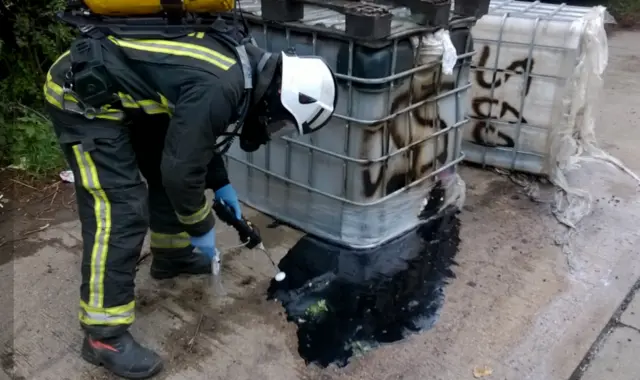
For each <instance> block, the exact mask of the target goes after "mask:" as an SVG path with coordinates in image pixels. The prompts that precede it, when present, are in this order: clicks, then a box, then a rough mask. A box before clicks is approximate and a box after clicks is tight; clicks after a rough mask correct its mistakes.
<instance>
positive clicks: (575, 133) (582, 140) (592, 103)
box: [549, 6, 640, 227]
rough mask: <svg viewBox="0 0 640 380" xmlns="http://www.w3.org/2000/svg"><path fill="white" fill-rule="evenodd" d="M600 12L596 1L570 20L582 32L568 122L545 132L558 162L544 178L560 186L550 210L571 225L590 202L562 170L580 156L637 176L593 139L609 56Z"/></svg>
mask: <svg viewBox="0 0 640 380" xmlns="http://www.w3.org/2000/svg"><path fill="white" fill-rule="evenodd" d="M605 15H606V13H605V8H604V7H601V6H598V7H595V8H593V10H592V12H590V13H589V14H588V15H587V16H586V17H584V19H582V20H579V21H576V22H574V23H573V25H572V26H571V27H572V29H573V30H576V31H578V32H580V33H581V35H582V39H581V42H580V55H579V57H578V64H577V65H576V67H575V70H574V72H573V76H571V77H570V78H569V80H568V81H567V89H566V91H565V96H564V97H563V99H562V106H563V113H562V117H563V118H564V119H563V120H562V121H561V122H564V123H566V125H567V126H568V128H565V129H559V128H558V129H552V133H551V136H550V141H551V143H550V147H551V152H552V156H551V159H552V160H553V161H552V162H556V163H557V165H555V166H552V170H551V173H550V174H549V179H550V180H551V182H552V183H553V184H555V185H556V186H558V187H559V191H558V192H557V193H556V202H555V205H554V214H555V215H556V217H557V218H558V219H559V220H560V221H561V222H562V223H564V224H565V225H567V226H570V227H575V225H576V223H578V221H580V219H582V218H583V217H584V216H586V215H587V214H589V213H590V211H591V205H592V202H593V201H592V198H591V195H590V194H589V192H587V191H586V190H583V189H580V188H576V187H573V186H571V185H570V183H569V181H568V180H567V176H566V175H567V173H568V172H570V171H572V170H574V169H577V168H579V166H580V163H581V162H585V161H589V160H599V161H604V162H607V163H610V164H612V165H614V166H616V167H618V168H619V169H621V170H623V171H624V172H626V173H627V174H629V175H630V176H632V177H633V178H634V179H635V180H636V181H638V182H640V178H639V177H638V176H637V175H636V174H635V173H633V172H632V171H631V170H630V169H629V168H627V167H626V166H625V165H624V164H623V163H622V162H621V161H620V160H618V159H617V158H615V157H613V156H611V155H610V154H608V153H606V152H605V151H604V150H602V149H601V148H599V147H598V145H597V141H596V135H595V121H596V110H597V108H598V97H599V95H600V93H601V91H602V75H603V74H604V71H605V69H606V67H607V62H608V45H607V34H606V32H605V29H604V22H605ZM569 127H573V128H569Z"/></svg>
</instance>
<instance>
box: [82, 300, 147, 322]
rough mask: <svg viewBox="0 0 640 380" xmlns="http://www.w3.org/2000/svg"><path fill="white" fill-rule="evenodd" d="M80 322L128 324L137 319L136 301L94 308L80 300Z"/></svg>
mask: <svg viewBox="0 0 640 380" xmlns="http://www.w3.org/2000/svg"><path fill="white" fill-rule="evenodd" d="M78 319H80V322H82V323H84V324H87V325H107V326H114V325H127V324H132V323H133V321H134V320H135V302H134V301H131V302H129V303H128V304H126V305H122V306H116V307H110V308H94V307H91V306H89V305H88V304H87V303H86V302H83V301H80V312H79V314H78Z"/></svg>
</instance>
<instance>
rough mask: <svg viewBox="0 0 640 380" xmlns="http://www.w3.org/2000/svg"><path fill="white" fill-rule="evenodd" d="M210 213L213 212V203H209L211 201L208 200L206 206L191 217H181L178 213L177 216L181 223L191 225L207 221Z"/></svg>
mask: <svg viewBox="0 0 640 380" xmlns="http://www.w3.org/2000/svg"><path fill="white" fill-rule="evenodd" d="M210 212H211V203H209V201H208V200H207V201H206V202H205V203H204V206H202V208H201V209H200V210H198V211H196V212H195V213H193V214H191V215H180V214H178V213H176V215H177V217H178V220H179V221H180V223H182V224H189V225H191V224H196V223H200V222H202V221H203V220H205V219H206V218H207V216H209V213H210Z"/></svg>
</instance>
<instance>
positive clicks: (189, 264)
mask: <svg viewBox="0 0 640 380" xmlns="http://www.w3.org/2000/svg"><path fill="white" fill-rule="evenodd" d="M179 274H211V259H209V258H208V257H207V256H205V255H203V254H200V253H197V252H193V251H191V252H189V253H187V254H182V255H154V257H153V261H152V262H151V277H153V278H155V279H156V280H164V279H168V278H173V277H176V276H178V275H179Z"/></svg>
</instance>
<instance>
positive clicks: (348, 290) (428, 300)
mask: <svg viewBox="0 0 640 380" xmlns="http://www.w3.org/2000/svg"><path fill="white" fill-rule="evenodd" d="M435 193H440V192H439V191H436V192H435ZM434 195H435V196H437V197H438V198H440V194H438V195H436V194H434V192H432V198H431V199H430V201H429V204H428V205H427V207H426V208H425V211H423V215H433V214H434V211H433V210H434V207H435V205H434ZM438 198H436V199H438ZM435 203H438V202H435ZM457 214H458V210H457V209H454V208H448V209H445V211H443V212H441V213H440V215H438V216H437V217H436V218H433V219H432V220H430V221H428V222H426V223H424V224H422V225H421V226H419V227H418V228H416V229H414V230H412V231H410V232H409V233H407V234H405V235H403V236H401V237H398V238H396V239H394V240H393V241H391V242H388V243H386V244H384V245H383V246H380V247H378V248H375V249H369V250H353V249H349V248H345V247H340V246H336V245H335V244H334V243H329V242H326V241H323V240H320V239H318V238H315V237H311V236H305V237H303V238H302V239H301V240H300V241H298V243H297V244H296V245H295V246H294V247H292V248H291V250H289V252H288V253H287V255H286V256H285V257H284V258H283V259H282V260H281V261H280V263H279V265H278V266H279V267H280V269H281V270H282V271H284V272H285V273H286V274H287V277H286V279H285V280H284V281H282V282H280V283H278V282H275V281H272V282H271V285H270V286H269V289H268V297H269V299H273V298H275V299H278V300H279V301H280V302H282V305H283V306H284V308H285V310H286V312H287V319H288V320H289V321H293V322H294V323H296V324H297V325H298V352H299V353H300V356H301V357H302V358H303V359H305V361H306V363H307V364H308V363H316V364H318V365H320V366H322V367H326V366H328V365H330V364H332V363H335V364H336V365H338V366H339V367H343V366H345V365H346V364H347V362H348V360H349V358H350V357H352V356H354V355H361V354H363V353H364V352H366V351H369V350H370V349H373V348H375V347H377V346H379V345H380V344H384V343H391V342H396V341H399V340H401V339H403V338H405V337H407V336H408V335H410V334H413V333H416V332H420V331H425V330H428V329H430V328H431V327H433V325H434V324H435V322H436V321H437V319H438V316H439V312H440V309H441V307H442V304H443V302H444V287H445V285H446V284H447V281H448V279H449V278H453V277H455V275H454V273H453V271H452V270H451V267H452V266H453V265H455V261H454V258H455V255H456V253H457V251H458V244H459V242H460V238H459V232H460V220H459V219H458V216H457ZM425 219H426V217H425Z"/></svg>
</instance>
